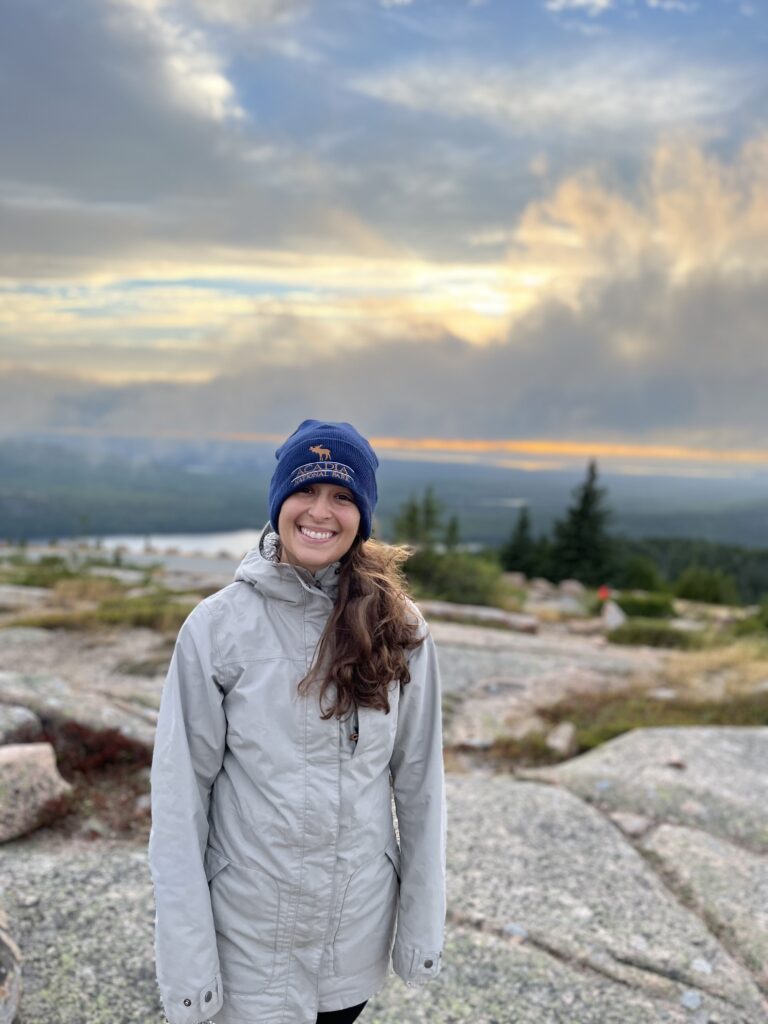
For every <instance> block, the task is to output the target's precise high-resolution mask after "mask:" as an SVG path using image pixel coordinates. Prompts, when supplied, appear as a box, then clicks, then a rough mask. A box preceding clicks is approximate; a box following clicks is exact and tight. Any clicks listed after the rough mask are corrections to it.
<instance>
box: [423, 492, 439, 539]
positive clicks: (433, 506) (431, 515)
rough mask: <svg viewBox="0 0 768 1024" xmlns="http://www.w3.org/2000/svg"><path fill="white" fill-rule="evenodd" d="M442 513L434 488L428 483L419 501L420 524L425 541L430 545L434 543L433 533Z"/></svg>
mask: <svg viewBox="0 0 768 1024" xmlns="http://www.w3.org/2000/svg"><path fill="white" fill-rule="evenodd" d="M442 513H443V509H442V505H441V504H440V502H439V501H438V500H437V498H436V497H435V489H434V487H433V486H432V484H430V485H429V487H427V489H426V491H425V492H424V498H423V500H422V503H421V525H422V529H423V539H424V541H425V543H427V544H430V545H431V544H433V543H434V541H435V533H436V532H437V530H438V529H439V527H440V520H441V518H442Z"/></svg>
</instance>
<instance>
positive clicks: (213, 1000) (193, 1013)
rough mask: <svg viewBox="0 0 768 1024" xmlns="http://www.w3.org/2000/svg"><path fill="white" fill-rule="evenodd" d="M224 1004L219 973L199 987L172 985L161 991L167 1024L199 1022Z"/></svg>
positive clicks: (197, 1023) (192, 1023)
mask: <svg viewBox="0 0 768 1024" xmlns="http://www.w3.org/2000/svg"><path fill="white" fill-rule="evenodd" d="M223 1004H224V992H223V989H222V984H221V974H216V975H214V977H213V978H211V980H210V981H209V982H207V983H206V984H205V985H203V987H202V988H200V989H197V990H195V989H193V988H191V987H190V986H189V985H187V986H184V987H182V986H177V985H174V986H172V987H171V988H170V989H166V990H165V992H164V993H163V1008H164V1009H165V1018H166V1020H167V1021H168V1024H200V1022H201V1021H205V1020H208V1018H209V1017H212V1016H213V1014H214V1013H218V1012H219V1010H220V1009H221V1007H222V1006H223Z"/></svg>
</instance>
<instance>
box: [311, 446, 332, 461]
mask: <svg viewBox="0 0 768 1024" xmlns="http://www.w3.org/2000/svg"><path fill="white" fill-rule="evenodd" d="M309 450H310V451H311V452H314V453H315V455H317V456H318V457H319V458H320V461H322V460H323V459H325V460H326V461H328V462H330V459H331V449H330V448H323V446H322V445H321V444H313V445H311V446H310V449H309Z"/></svg>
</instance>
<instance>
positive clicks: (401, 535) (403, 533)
mask: <svg viewBox="0 0 768 1024" xmlns="http://www.w3.org/2000/svg"><path fill="white" fill-rule="evenodd" d="M394 529H395V540H397V541H407V542H408V543H410V544H418V543H419V542H420V541H421V540H422V538H423V534H424V531H423V528H422V522H421V506H420V505H419V503H418V501H417V500H416V498H415V497H414V495H411V496H410V497H409V498H408V500H407V501H406V502H405V504H404V505H403V506H402V508H401V509H400V514H399V515H398V516H397V517H396V518H395V523H394Z"/></svg>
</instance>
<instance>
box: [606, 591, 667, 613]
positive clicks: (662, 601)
mask: <svg viewBox="0 0 768 1024" xmlns="http://www.w3.org/2000/svg"><path fill="white" fill-rule="evenodd" d="M616 603H617V604H618V606H619V607H620V608H621V610H622V611H623V612H624V614H625V615H629V616H631V617H633V618H644V619H671V618H672V617H673V615H674V614H675V609H674V605H673V603H672V597H671V596H670V595H669V594H622V596H621V597H619V598H617V600H616Z"/></svg>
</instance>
